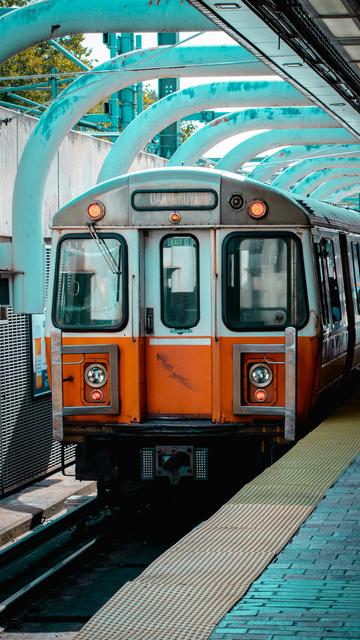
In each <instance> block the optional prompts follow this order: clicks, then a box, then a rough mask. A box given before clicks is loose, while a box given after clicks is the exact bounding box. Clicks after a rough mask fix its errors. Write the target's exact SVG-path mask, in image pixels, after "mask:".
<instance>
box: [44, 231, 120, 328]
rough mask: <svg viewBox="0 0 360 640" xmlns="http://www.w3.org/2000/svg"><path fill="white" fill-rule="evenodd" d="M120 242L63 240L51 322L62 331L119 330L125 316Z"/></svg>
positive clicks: (102, 238) (103, 238)
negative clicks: (52, 320)
mask: <svg viewBox="0 0 360 640" xmlns="http://www.w3.org/2000/svg"><path fill="white" fill-rule="evenodd" d="M126 265H127V256H126V244H125V241H124V240H123V238H121V237H120V236H115V235H111V234H101V235H99V236H98V242H97V241H95V240H94V239H93V238H90V237H89V236H85V235H77V236H73V237H66V238H64V239H63V240H62V241H61V243H60V246H59V249H58V259H57V274H56V280H55V294H54V303H53V319H54V323H55V324H56V326H58V327H60V328H62V329H65V330H66V329H67V330H71V329H76V330H79V329H82V330H83V329H97V330H102V329H121V328H123V326H124V325H125V321H126V314H127V282H126V279H127V273H126V270H127V266H126Z"/></svg>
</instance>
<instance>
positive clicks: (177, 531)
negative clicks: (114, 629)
mask: <svg viewBox="0 0 360 640" xmlns="http://www.w3.org/2000/svg"><path fill="white" fill-rule="evenodd" d="M237 486H238V485H237ZM223 499H224V496H223V494H222V492H220V493H219V494H218V493H217V491H216V485H215V483H214V485H213V486H212V491H211V490H210V491H209V486H207V487H205V484H204V485H201V483H200V485H199V486H198V488H197V490H196V491H195V492H194V487H193V486H192V487H190V486H189V487H188V488H186V487H184V486H183V487H179V490H178V491H176V490H175V491H174V488H173V487H171V486H170V484H166V483H163V484H160V485H159V486H158V487H157V488H156V490H155V491H154V490H149V489H148V488H147V487H146V488H145V489H144V487H142V488H140V490H134V491H132V492H129V493H128V496H127V499H125V500H123V501H122V503H121V506H120V507H118V508H116V509H112V510H111V511H110V510H109V509H108V510H105V511H101V510H100V511H99V505H96V504H95V503H93V504H92V505H89V508H88V513H85V512H86V510H87V508H86V507H85V508H84V509H85V510H84V511H83V514H82V515H81V514H80V513H78V514H75V513H70V514H69V516H64V520H66V518H68V519H67V524H66V530H65V524H64V527H63V529H64V530H63V529H62V528H61V523H60V522H57V521H56V522H57V523H53V524H49V525H45V526H43V527H42V528H40V530H39V531H38V532H37V531H35V532H34V533H33V534H30V536H28V537H27V538H25V539H24V541H20V542H19V543H15V544H14V545H11V546H10V547H9V548H8V550H5V551H4V552H2V553H0V581H1V589H2V594H3V595H2V596H1V601H2V602H1V604H0V607H1V609H0V625H1V626H2V628H3V630H4V631H3V633H0V637H1V640H2V639H3V638H4V640H23V638H24V640H25V638H26V640H30V639H31V638H34V640H35V638H37V637H38V633H39V632H41V638H42V640H47V639H48V638H49V639H50V638H54V637H56V638H57V639H58V640H65V638H66V640H70V638H72V637H73V636H72V635H71V634H73V635H74V636H75V635H76V632H77V631H78V630H79V629H80V628H81V627H82V626H83V625H84V624H85V622H87V620H88V619H89V618H90V617H92V615H94V613H95V612H96V611H97V610H98V609H99V608H100V607H101V606H102V605H103V604H105V602H106V601H107V600H108V599H109V598H110V597H111V596H112V595H113V594H114V593H115V592H116V591H117V590H118V589H119V588H120V587H121V586H122V585H123V584H124V583H125V582H127V581H129V580H133V579H134V578H136V577H137V576H138V575H139V574H140V573H141V572H142V571H143V570H144V569H145V568H146V567H147V566H148V565H149V564H150V563H151V562H153V560H155V559H156V558H157V557H158V556H159V555H160V554H161V553H163V552H164V551H165V550H166V549H167V548H168V547H169V546H170V545H172V544H173V543H174V542H175V541H176V540H177V539H179V537H181V536H183V535H184V534H185V533H187V531H189V529H191V528H193V527H194V526H196V525H197V524H199V522H200V521H202V520H203V519H205V518H207V517H208V516H209V515H210V514H211V513H212V511H213V510H214V509H216V508H217V506H220V504H221V503H222V501H223ZM92 509H93V510H92ZM91 510H92V511H91ZM58 520H60V519H58ZM53 534H54V535H53ZM37 535H39V538H36V536H37ZM0 631H1V630H0ZM47 634H48V635H47ZM54 634H56V636H55V635H54ZM62 634H64V635H62ZM69 634H70V635H69Z"/></svg>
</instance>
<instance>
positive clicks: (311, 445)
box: [76, 393, 360, 640]
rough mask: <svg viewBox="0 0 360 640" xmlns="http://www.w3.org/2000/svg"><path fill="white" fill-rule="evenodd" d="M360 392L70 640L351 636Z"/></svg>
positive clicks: (356, 625) (357, 560) (357, 593)
mask: <svg viewBox="0 0 360 640" xmlns="http://www.w3.org/2000/svg"><path fill="white" fill-rule="evenodd" d="M359 453H360V393H358V394H357V395H355V396H353V397H352V398H351V400H349V401H348V402H347V403H346V404H345V405H344V406H343V407H342V408H341V409H339V410H338V411H337V412H336V413H334V414H333V415H332V416H331V417H329V418H327V419H326V420H325V421H324V422H322V423H321V424H320V425H319V426H318V427H317V428H316V429H314V430H313V431H312V432H311V433H310V434H309V435H307V436H306V437H304V438H303V439H301V440H300V441H299V442H298V443H297V444H296V445H295V446H294V447H293V448H292V449H291V450H290V451H289V452H288V453H287V454H286V455H284V456H283V457H282V458H281V459H280V460H278V461H277V462H276V463H275V464H273V465H272V466H270V467H268V468H267V469H266V470H265V471H264V472H263V473H261V474H260V475H259V476H258V477H257V478H255V479H254V480H253V481H251V482H250V483H248V484H247V485H245V486H244V487H243V488H242V489H241V490H240V491H239V492H238V493H237V494H236V495H235V496H234V497H233V498H232V499H231V500H230V501H229V502H228V503H226V504H225V505H223V506H222V507H221V508H220V509H219V511H217V512H216V513H215V514H214V515H213V516H212V517H211V518H209V519H208V520H207V521H205V522H203V523H201V524H200V525H199V526H198V527H196V528H195V529H194V530H193V531H191V532H190V533H188V534H187V535H186V536H185V537H183V538H182V539H181V540H179V541H178V542H177V543H176V544H175V545H174V546H173V547H171V548H170V549H168V550H167V551H166V552H165V553H164V554H163V555H161V556H160V557H159V558H158V559H157V560H155V562H153V563H152V564H151V565H150V566H149V567H148V568H147V569H146V570H145V571H144V572H143V573H142V574H140V575H139V576H138V577H137V578H136V579H135V580H134V581H131V582H128V583H126V584H125V585H124V586H123V587H122V588H121V589H120V590H119V591H118V592H117V593H116V594H115V595H114V596H113V597H112V598H111V599H110V600H109V602H108V603H107V604H106V605H105V606H104V607H102V609H100V610H99V611H98V612H97V614H96V615H95V616H94V617H93V618H92V619H91V620H90V621H89V622H88V623H87V624H86V625H85V626H84V627H83V629H82V630H81V631H80V632H79V633H78V635H77V636H76V638H77V640H93V638H97V639H98V640H113V639H114V640H115V639H116V640H130V639H131V640H175V639H176V640H193V639H196V640H205V639H206V638H211V640H225V639H226V640H235V639H236V638H243V637H245V638H246V637H248V638H249V639H250V638H251V640H256V639H259V640H260V639H261V640H280V639H281V640H287V639H290V638H296V637H298V638H306V639H307V640H311V638H313V639H314V640H321V639H322V638H332V639H333V640H336V639H340V638H341V639H344V638H360V615H359V611H360V601H359V597H360V588H359V587H360V585H359V577H360V535H359V532H358V531H357V530H356V528H357V524H358V516H359V504H360V503H359V497H358V495H357V491H358V488H359V483H360V456H359V455H358V454H359Z"/></svg>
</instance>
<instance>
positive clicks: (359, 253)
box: [351, 242, 360, 313]
mask: <svg viewBox="0 0 360 640" xmlns="http://www.w3.org/2000/svg"><path fill="white" fill-rule="evenodd" d="M351 248H352V257H353V264H354V279H355V294H356V301H357V310H358V313H360V245H359V244H358V243H357V242H352V243H351Z"/></svg>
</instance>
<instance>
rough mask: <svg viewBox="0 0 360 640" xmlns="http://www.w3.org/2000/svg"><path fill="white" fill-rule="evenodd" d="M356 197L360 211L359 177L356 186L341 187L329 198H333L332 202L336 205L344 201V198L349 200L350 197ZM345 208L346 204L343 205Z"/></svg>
mask: <svg viewBox="0 0 360 640" xmlns="http://www.w3.org/2000/svg"><path fill="white" fill-rule="evenodd" d="M355 195H356V196H357V197H358V201H357V205H358V211H359V209H360V176H358V177H357V181H356V184H349V186H347V187H346V186H343V187H342V188H341V189H338V190H337V191H335V193H334V194H333V195H332V196H331V197H332V198H333V202H334V203H335V204H338V203H340V202H342V201H343V200H345V198H349V197H350V196H355ZM344 206H346V203H344Z"/></svg>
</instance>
